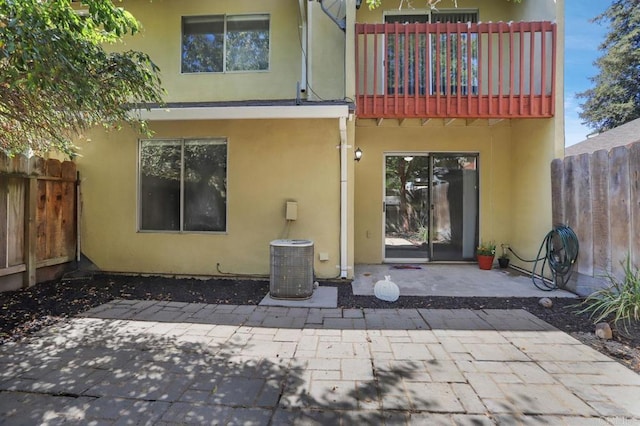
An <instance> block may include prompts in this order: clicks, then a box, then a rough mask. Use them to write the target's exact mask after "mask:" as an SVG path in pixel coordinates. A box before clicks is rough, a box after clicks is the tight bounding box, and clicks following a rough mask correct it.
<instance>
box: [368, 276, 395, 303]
mask: <svg viewBox="0 0 640 426" xmlns="http://www.w3.org/2000/svg"><path fill="white" fill-rule="evenodd" d="M373 294H374V295H375V296H376V297H377V298H378V299H380V300H384V301H386V302H395V301H396V300H398V297H400V289H399V288H398V286H397V285H396V283H394V282H392V281H391V275H385V276H384V280H380V281H378V282H377V283H376V285H375V286H374V287H373Z"/></svg>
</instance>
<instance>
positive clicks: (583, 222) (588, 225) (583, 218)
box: [575, 154, 593, 276]
mask: <svg viewBox="0 0 640 426" xmlns="http://www.w3.org/2000/svg"><path fill="white" fill-rule="evenodd" d="M577 164H578V167H577V168H576V171H575V172H576V173H575V177H576V181H575V184H576V189H577V191H576V197H577V200H576V207H577V218H576V229H577V235H580V240H579V242H580V254H581V256H580V261H579V262H578V268H577V271H578V272H580V273H581V274H585V275H589V276H592V275H593V217H592V210H591V167H590V162H589V154H582V155H580V156H578V158H577Z"/></svg>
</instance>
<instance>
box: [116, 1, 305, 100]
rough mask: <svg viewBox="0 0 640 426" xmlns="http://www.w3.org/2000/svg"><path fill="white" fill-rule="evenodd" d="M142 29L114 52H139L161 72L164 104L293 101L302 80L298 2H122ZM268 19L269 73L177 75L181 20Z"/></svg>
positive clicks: (178, 73) (178, 71)
mask: <svg viewBox="0 0 640 426" xmlns="http://www.w3.org/2000/svg"><path fill="white" fill-rule="evenodd" d="M122 5H123V7H125V8H126V9H127V10H128V11H130V12H131V13H132V14H133V15H134V16H135V17H136V18H137V19H138V20H139V21H140V22H141V23H142V26H143V31H142V34H138V35H136V36H133V37H127V38H126V39H125V42H124V45H116V46H115V48H118V49H134V50H142V51H144V52H146V53H148V54H149V55H151V58H152V59H153V61H154V62H155V63H156V64H157V65H158V66H159V67H160V69H161V78H162V82H163V86H164V88H165V89H166V91H167V96H166V99H165V100H166V101H169V102H185V101H222V100H247V99H294V98H295V96H296V82H297V81H300V79H301V58H302V50H301V42H300V38H299V33H298V25H299V20H300V18H299V8H298V1H297V0H262V1H259V2H256V1H253V0H216V1H196V0H190V1H175V0H154V1H153V2H151V1H149V0H126V1H124V2H123V3H122ZM225 13H226V14H253V13H259V14H263V13H265V14H269V15H270V26H271V31H270V52H269V54H270V61H269V65H270V69H269V70H268V71H255V72H249V71H247V72H229V73H224V74H223V73H197V74H181V72H180V55H181V18H182V16H197V15H216V14H225Z"/></svg>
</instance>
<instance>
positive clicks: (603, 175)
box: [591, 150, 611, 276]
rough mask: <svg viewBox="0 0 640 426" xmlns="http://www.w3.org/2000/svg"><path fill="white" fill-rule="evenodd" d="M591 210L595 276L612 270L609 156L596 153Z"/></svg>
mask: <svg viewBox="0 0 640 426" xmlns="http://www.w3.org/2000/svg"><path fill="white" fill-rule="evenodd" d="M591 210H592V212H593V213H592V216H593V219H592V220H593V236H594V239H593V274H594V275H593V276H601V275H603V274H604V273H606V272H607V271H610V270H611V236H610V224H609V155H608V154H607V151H605V150H600V151H596V152H594V153H593V154H592V155H591Z"/></svg>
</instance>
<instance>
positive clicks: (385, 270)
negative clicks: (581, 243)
mask: <svg viewBox="0 0 640 426" xmlns="http://www.w3.org/2000/svg"><path fill="white" fill-rule="evenodd" d="M385 275H390V276H391V281H393V282H394V283H396V284H397V285H398V287H400V295H401V296H457V297H576V295H575V294H573V293H571V292H568V291H565V290H559V289H558V290H553V291H543V290H540V289H538V288H536V286H535V285H534V284H533V282H532V281H531V277H529V276H525V275H523V274H521V273H519V272H517V271H515V270H514V269H495V268H494V269H492V270H490V271H483V270H480V269H479V268H478V265H476V264H460V263H455V264H446V263H444V264H442V263H441V264H437V263H436V264H434V263H431V264H411V265H405V264H396V265H394V264H382V265H356V266H355V270H354V279H353V284H352V287H353V294H356V295H363V296H372V295H373V287H374V285H375V283H376V282H377V281H378V280H383V279H384V277H385Z"/></svg>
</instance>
